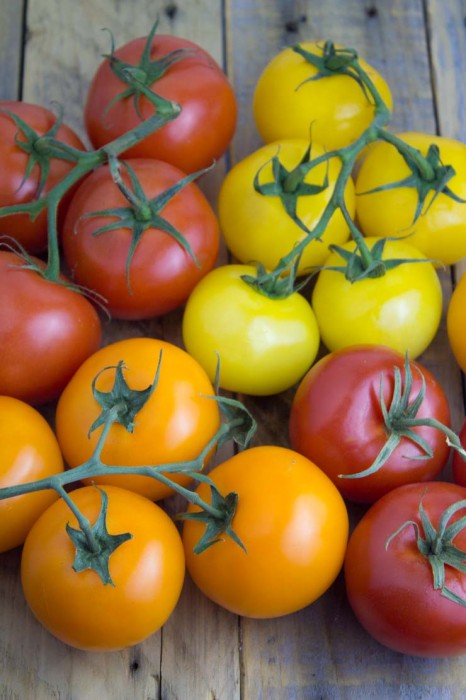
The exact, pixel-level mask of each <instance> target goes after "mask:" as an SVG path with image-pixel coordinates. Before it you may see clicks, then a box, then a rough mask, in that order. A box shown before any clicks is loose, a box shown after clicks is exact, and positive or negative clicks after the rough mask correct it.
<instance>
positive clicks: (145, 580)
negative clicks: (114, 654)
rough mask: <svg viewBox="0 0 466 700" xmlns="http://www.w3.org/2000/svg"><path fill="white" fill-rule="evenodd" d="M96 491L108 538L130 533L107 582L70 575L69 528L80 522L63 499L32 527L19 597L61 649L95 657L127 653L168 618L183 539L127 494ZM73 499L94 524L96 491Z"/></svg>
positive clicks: (181, 568)
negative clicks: (104, 508) (98, 653)
mask: <svg viewBox="0 0 466 700" xmlns="http://www.w3.org/2000/svg"><path fill="white" fill-rule="evenodd" d="M101 488H102V489H103V490H104V491H105V492H106V494H107V496H108V511H107V526H108V531H109V533H111V534H112V535H119V534H122V533H130V534H131V537H130V538H129V539H127V540H126V541H125V542H123V544H121V545H120V546H118V547H117V548H116V549H115V550H114V551H113V553H112V554H111V555H110V559H109V571H110V575H111V581H112V582H111V583H108V584H104V583H103V582H102V580H101V579H100V578H99V575H98V574H97V573H96V572H95V571H94V570H91V569H85V570H82V571H75V570H74V568H73V566H74V565H75V556H76V549H75V546H74V544H73V542H72V541H71V539H70V537H69V535H68V534H67V531H66V526H67V524H69V525H70V526H71V527H73V528H77V527H78V523H77V520H76V518H75V516H74V515H73V514H72V513H71V511H70V509H69V507H68V505H67V504H66V503H65V502H64V501H63V500H62V499H60V500H59V501H56V502H55V503H54V504H53V505H52V506H51V507H50V508H49V509H48V510H46V511H45V512H44V513H43V515H42V516H41V517H40V518H39V519H38V520H37V521H36V523H35V524H34V526H33V527H32V529H31V531H30V532H29V535H28V537H27V538H26V542H25V544H24V548H23V552H22V558H21V581H22V586H23V591H24V595H25V598H26V601H27V603H28V605H29V607H30V609H31V611H32V613H33V614H34V616H35V617H36V618H37V620H38V621H39V622H40V623H41V624H42V625H43V626H44V627H45V628H46V629H47V630H48V631H49V632H50V633H51V634H53V635H54V636H55V637H57V639H59V640H61V641H62V642H64V643H65V644H68V645H69V646H72V647H75V648H77V649H82V650H85V651H94V652H95V651H117V650H120V649H125V648H126V647H129V646H133V645H135V644H139V643H140V642H142V641H143V640H144V639H147V638H148V637H149V636H151V635H152V634H154V633H156V632H157V631H158V630H159V629H160V628H161V626H162V625H163V624H164V623H165V622H166V620H167V619H168V618H169V616H170V615H171V613H172V612H173V610H174V608H175V606H176V604H177V602H178V599H179V596H180V594H181V589H182V586H183V581H184V575H185V560H184V553H183V547H182V543H181V538H180V535H179V533H178V530H177V528H176V527H175V525H174V523H173V521H172V520H171V518H170V517H169V516H168V515H167V514H166V513H165V511H163V510H162V509H161V508H160V507H159V506H158V505H156V504H155V503H152V502H151V501H149V500H148V499H146V498H144V497H143V496H140V495H139V494H135V493H133V492H131V491H127V490H126V489H121V488H118V487H115V486H102V487H101ZM71 497H72V499H73V501H74V502H75V504H76V505H77V506H78V508H79V509H80V511H81V513H83V514H84V515H85V516H86V517H87V518H88V519H89V520H90V522H91V523H94V522H95V520H96V519H97V517H98V514H99V509H100V507H101V489H99V488H97V487H95V486H85V487H81V488H79V489H76V490H74V491H73V492H72V494H71Z"/></svg>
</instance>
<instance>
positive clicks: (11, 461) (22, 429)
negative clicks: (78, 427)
mask: <svg viewBox="0 0 466 700" xmlns="http://www.w3.org/2000/svg"><path fill="white" fill-rule="evenodd" d="M62 471H63V458H62V455H61V452H60V447H59V445H58V442H57V439H56V437H55V435H54V433H53V431H52V429H51V427H50V426H49V424H48V423H47V421H46V420H45V418H44V417H43V416H42V415H41V414H40V413H39V412H38V411H37V410H36V409H35V408H33V407H32V406H30V405H29V404H27V403H25V402H24V401H19V399H14V398H12V397H11V396H0V488H5V487H7V486H16V485H19V484H27V483H28V482H30V481H35V480H37V479H42V478H44V477H48V476H52V475H53V474H59V473H60V472H62ZM57 498H58V496H57V494H56V492H55V491H52V490H44V491H36V492H35V493H29V494H24V495H22V496H15V497H14V498H7V499H4V500H0V521H1V523H2V527H1V528H0V553H2V552H6V551H8V550H9V549H13V548H14V547H18V546H19V545H21V544H23V542H24V540H25V538H26V535H27V533H28V532H29V530H30V529H31V527H32V525H33V524H34V522H35V521H36V520H37V518H38V517H39V516H40V515H41V513H43V512H44V511H45V510H46V509H47V508H48V507H49V505H50V504H51V503H53V501H54V500H56V499H57Z"/></svg>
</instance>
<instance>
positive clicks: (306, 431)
mask: <svg viewBox="0 0 466 700" xmlns="http://www.w3.org/2000/svg"><path fill="white" fill-rule="evenodd" d="M404 362H405V359H404V357H403V356H402V355H401V354H400V353H398V352H396V351H395V350H392V349H390V348H387V347H384V346H379V345H359V346H358V345H357V346H350V347H348V348H343V349H342V350H337V351H335V352H333V353H330V354H328V355H326V356H324V357H323V358H322V359H321V360H319V362H317V363H316V364H315V365H314V366H313V367H311V369H310V370H309V372H308V373H307V374H306V375H305V377H304V378H303V379H302V381H301V383H300V385H299V387H298V389H297V391H296V394H295V396H294V399H293V402H292V406H291V413H290V440H291V445H292V447H293V449H295V450H297V451H298V452H301V453H302V454H304V455H305V456H306V457H307V458H308V459H311V460H312V461H313V462H315V463H316V464H317V465H318V466H319V467H320V468H321V469H322V470H323V471H324V472H325V473H326V474H327V475H328V476H329V477H330V479H332V481H333V483H334V484H335V485H336V486H337V487H338V489H339V490H340V491H341V493H342V494H343V496H344V497H345V498H347V499H350V500H353V501H359V502H371V501H375V500H376V499H378V498H380V496H382V495H383V494H385V493H387V491H390V490H391V489H393V488H395V487H396V486H400V485H401V484H405V483H411V482H415V481H427V480H430V479H433V478H434V477H436V476H437V475H438V474H439V473H440V471H441V470H442V468H443V467H444V466H445V464H446V462H447V459H448V455H449V448H448V446H447V443H446V440H445V435H444V434H443V433H442V432H441V431H440V430H438V429H436V428H432V427H426V426H420V427H413V428H412V431H413V433H415V435H416V436H418V437H421V438H423V439H424V440H425V441H426V442H427V444H428V445H429V446H430V448H431V450H432V453H433V455H432V457H430V458H426V456H425V452H424V451H423V450H422V449H421V447H419V446H418V445H417V444H416V443H415V442H414V441H413V440H411V439H409V438H406V437H401V439H400V442H399V444H398V446H397V447H395V449H394V450H393V452H392V454H391V456H390V457H389V458H388V459H387V461H386V462H385V463H384V464H383V465H382V466H381V467H380V468H379V470H378V471H376V472H375V473H373V474H371V475H369V476H364V477H361V478H354V479H348V478H344V477H342V476H340V475H351V474H356V473H358V472H362V471H364V470H365V469H368V468H369V467H370V466H371V465H372V463H373V462H374V460H375V459H376V457H377V455H378V454H379V453H380V451H381V450H382V448H383V446H384V445H385V444H386V443H387V440H388V438H389V435H390V433H393V432H396V429H397V426H396V425H395V422H394V421H392V428H391V429H390V428H389V427H387V425H386V424H385V420H384V415H383V412H382V408H381V404H380V386H381V383H382V386H383V398H384V401H385V404H386V406H387V408H389V407H390V405H391V402H392V398H393V392H394V368H395V367H397V368H398V369H399V370H400V371H401V377H402V379H403V386H405V371H404ZM410 368H411V371H412V378H413V382H412V387H411V390H410V392H409V402H408V403H409V404H411V403H412V402H413V401H414V400H415V398H416V396H417V395H418V393H419V391H420V390H421V388H422V378H421V374H420V372H422V375H423V376H424V379H425V385H426V390H425V396H424V399H423V401H422V403H421V405H420V407H419V409H418V411H417V413H416V416H415V417H416V418H429V417H430V418H435V419H437V420H438V421H440V422H441V423H442V424H444V425H446V426H447V427H449V426H450V410H449V404H448V400H447V397H446V395H445V393H444V391H443V389H442V387H441V386H440V384H439V383H438V382H437V381H436V379H435V378H434V377H433V376H432V374H431V373H430V372H429V371H428V370H427V369H426V368H425V367H422V366H421V365H419V364H418V363H416V362H414V361H410ZM392 439H393V438H392Z"/></svg>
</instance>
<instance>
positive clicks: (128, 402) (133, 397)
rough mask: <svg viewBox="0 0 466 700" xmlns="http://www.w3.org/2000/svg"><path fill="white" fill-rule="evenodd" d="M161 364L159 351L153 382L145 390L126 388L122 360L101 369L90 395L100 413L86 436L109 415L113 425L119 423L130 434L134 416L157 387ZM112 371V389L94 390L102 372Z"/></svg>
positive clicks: (93, 382) (132, 428) (107, 418)
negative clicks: (99, 408)
mask: <svg viewBox="0 0 466 700" xmlns="http://www.w3.org/2000/svg"><path fill="white" fill-rule="evenodd" d="M161 363H162V351H160V355H159V361H158V364H157V370H156V373H155V377H154V381H153V382H152V384H150V385H149V386H148V387H146V388H145V389H131V388H130V387H129V386H128V384H127V382H126V379H125V377H124V374H123V370H124V369H127V368H126V366H125V364H124V362H123V361H122V360H120V362H118V364H117V365H112V366H108V367H104V368H103V369H101V370H100V372H98V374H97V375H96V376H95V377H94V379H93V381H92V393H93V395H94V398H95V400H96V401H97V403H98V404H99V406H100V407H101V408H102V412H101V413H100V415H99V416H98V417H97V418H96V420H95V421H94V423H93V424H92V425H91V427H90V428H89V433H88V435H90V434H91V433H92V432H93V431H94V430H96V428H98V427H99V426H101V425H104V424H105V423H107V422H108V420H109V418H110V415H111V417H112V418H113V423H120V424H121V425H122V426H123V427H124V428H125V429H126V430H127V431H128V432H129V433H132V432H133V430H134V427H135V418H136V415H137V414H138V413H139V411H140V410H141V409H142V407H143V406H144V405H145V404H146V403H147V401H148V400H149V399H150V397H151V396H152V394H153V393H154V391H155V389H156V387H157V383H158V380H159V375H160V367H161ZM112 369H114V370H115V381H114V384H113V387H112V389H111V390H110V391H99V390H98V389H97V388H96V383H97V380H98V378H99V377H100V375H101V374H103V372H107V371H108V370H112Z"/></svg>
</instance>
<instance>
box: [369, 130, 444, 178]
mask: <svg viewBox="0 0 466 700" xmlns="http://www.w3.org/2000/svg"><path fill="white" fill-rule="evenodd" d="M377 139H381V140H382V141H386V142H387V143H389V144H391V145H392V146H394V147H395V148H396V149H397V151H398V152H399V153H401V154H402V155H403V154H407V155H409V156H410V157H411V159H412V160H413V161H414V162H415V163H416V166H417V168H418V169H419V172H420V173H421V176H422V178H423V180H426V181H427V182H430V181H431V180H433V179H434V177H435V172H434V170H433V168H432V166H431V164H430V163H429V162H428V161H427V160H426V158H424V156H423V155H422V153H421V152H420V151H418V149H417V148H414V147H413V146H410V145H409V144H408V143H406V141H403V139H400V137H399V136H397V135H396V134H391V133H390V132H389V131H386V130H385V129H377Z"/></svg>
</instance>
